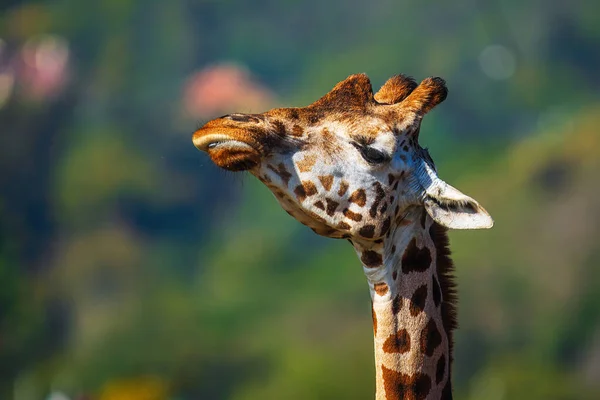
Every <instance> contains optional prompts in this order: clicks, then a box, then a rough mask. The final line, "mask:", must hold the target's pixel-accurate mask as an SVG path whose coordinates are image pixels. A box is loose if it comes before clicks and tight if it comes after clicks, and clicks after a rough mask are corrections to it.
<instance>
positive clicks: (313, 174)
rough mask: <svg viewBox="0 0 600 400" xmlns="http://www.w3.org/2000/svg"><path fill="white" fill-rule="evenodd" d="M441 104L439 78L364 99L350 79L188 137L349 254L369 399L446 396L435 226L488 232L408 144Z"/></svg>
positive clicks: (445, 313) (440, 247)
mask: <svg viewBox="0 0 600 400" xmlns="http://www.w3.org/2000/svg"><path fill="white" fill-rule="evenodd" d="M446 95H447V89H446V85H445V82H444V80H443V79H441V78H427V79H425V80H423V81H422V82H421V83H420V84H418V85H417V83H416V82H415V81H414V80H413V79H411V78H408V77H406V76H404V75H397V76H394V77H392V78H390V79H389V80H388V81H387V82H386V83H385V84H384V85H383V86H382V88H381V89H380V90H379V91H378V92H377V93H376V94H373V92H372V88H371V83H370V81H369V78H368V77H367V76H366V75H364V74H357V75H352V76H350V77H348V78H347V79H346V80H344V81H342V82H340V83H338V84H337V85H336V86H335V87H334V88H333V89H332V90H331V91H330V92H329V93H327V94H326V95H325V96H323V97H322V98H321V99H319V100H317V101H316V102H314V103H313V104H311V105H309V106H306V107H302V108H278V109H273V110H270V111H267V112H264V113H262V114H251V115H250V114H231V115H226V116H224V117H221V118H217V119H215V120H212V121H209V122H208V123H207V124H206V125H204V126H203V127H202V128H200V129H199V130H197V131H196V132H195V133H194V135H193V142H194V145H195V146H196V147H197V148H198V149H200V150H203V151H205V152H207V153H208V155H209V157H210V158H211V160H212V161H213V162H214V163H215V164H216V165H218V166H219V167H222V168H224V169H228V170H231V171H248V172H250V173H251V174H252V175H254V176H256V177H257V178H258V179H259V180H261V181H262V182H263V183H264V184H265V185H266V186H267V187H268V188H269V189H270V190H271V191H272V192H273V194H274V195H275V197H276V198H277V200H278V202H279V203H280V205H281V206H282V207H283V208H284V209H285V210H286V211H287V212H288V213H289V214H290V215H292V216H293V217H294V218H296V219H297V220H298V221H300V222H301V223H303V224H305V225H307V226H308V227H310V228H311V229H312V230H313V231H315V232H316V233H317V234H320V235H323V236H327V237H332V238H345V239H348V240H349V241H350V242H351V243H352V244H353V246H354V248H355V250H356V252H357V254H358V257H359V259H360V261H361V263H362V264H363V270H364V273H365V275H366V277H367V280H368V283H369V287H370V290H371V299H372V305H373V328H374V334H375V363H376V398H378V399H440V398H443V399H449V398H451V397H452V393H451V380H450V366H451V361H452V354H451V353H452V330H453V329H454V327H455V324H456V322H455V311H454V307H455V304H454V303H455V289H454V284H453V281H452V263H451V261H450V258H449V250H448V248H447V235H446V228H455V229H478V228H490V227H491V226H492V225H493V221H492V218H491V217H490V216H489V214H488V213H487V212H486V211H485V209H483V207H481V206H480V205H479V203H477V202H476V201H475V200H474V199H472V198H471V197H469V196H467V195H465V194H463V193H461V192H460V191H459V190H457V189H455V188H454V187H452V186H450V185H449V184H447V183H446V182H444V181H443V180H442V179H440V178H439V176H438V175H437V172H436V169H435V166H434V164H433V161H432V159H431V157H430V156H429V154H428V152H427V150H425V149H423V148H421V147H420V146H419V143H418V136H419V129H420V125H421V121H422V118H423V116H424V115H425V114H426V113H427V112H429V111H431V110H432V109H433V108H434V107H435V106H436V105H437V104H439V103H440V102H442V101H443V100H444V99H445V98H446Z"/></svg>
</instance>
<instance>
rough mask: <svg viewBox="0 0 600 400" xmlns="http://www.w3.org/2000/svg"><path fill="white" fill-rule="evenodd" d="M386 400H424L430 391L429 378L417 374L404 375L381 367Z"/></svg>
mask: <svg viewBox="0 0 600 400" xmlns="http://www.w3.org/2000/svg"><path fill="white" fill-rule="evenodd" d="M381 371H382V378H383V387H384V389H385V396H386V397H385V398H386V400H425V399H426V398H427V395H429V391H430V390H431V378H429V376H427V375H425V374H422V373H420V372H417V373H416V374H414V375H412V376H411V375H406V374H403V373H401V372H396V371H394V370H392V369H388V368H386V367H385V365H382V366H381Z"/></svg>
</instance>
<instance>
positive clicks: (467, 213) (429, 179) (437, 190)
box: [416, 160, 494, 229]
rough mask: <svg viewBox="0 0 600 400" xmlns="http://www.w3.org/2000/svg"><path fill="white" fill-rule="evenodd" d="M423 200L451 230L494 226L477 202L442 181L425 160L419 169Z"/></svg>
mask: <svg viewBox="0 0 600 400" xmlns="http://www.w3.org/2000/svg"><path fill="white" fill-rule="evenodd" d="M416 172H417V173H416V176H417V179H418V181H419V186H420V187H421V188H423V189H422V192H421V194H420V197H421V199H422V202H423V206H424V207H425V210H426V211H427V213H428V214H429V215H430V216H431V218H433V220H434V221H435V222H437V223H438V224H440V225H443V226H445V227H447V228H452V229H487V228H491V227H492V226H493V225H494V221H493V220H492V217H491V216H490V214H488V212H487V211H486V210H485V209H484V208H483V207H482V206H480V205H479V203H478V202H477V201H475V200H474V199H472V198H471V197H469V196H467V195H466V194H464V193H462V192H461V191H460V190H458V189H456V188H454V187H452V186H450V185H448V184H447V183H446V182H444V181H443V180H441V179H440V178H439V177H438V176H437V173H436V172H435V170H434V169H433V168H432V167H431V166H430V165H429V163H428V162H427V161H426V160H422V161H421V163H420V164H419V166H418V167H417V171H416Z"/></svg>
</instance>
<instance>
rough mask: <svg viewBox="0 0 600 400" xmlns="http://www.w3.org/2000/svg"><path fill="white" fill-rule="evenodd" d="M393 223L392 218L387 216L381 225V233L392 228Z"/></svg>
mask: <svg viewBox="0 0 600 400" xmlns="http://www.w3.org/2000/svg"><path fill="white" fill-rule="evenodd" d="M391 223H392V219H391V218H390V217H387V218H386V219H385V221H383V224H382V225H381V233H380V235H383V234H385V233H386V232H387V231H389V230H390V225H391Z"/></svg>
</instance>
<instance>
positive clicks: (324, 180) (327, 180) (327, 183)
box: [319, 175, 333, 191]
mask: <svg viewBox="0 0 600 400" xmlns="http://www.w3.org/2000/svg"><path fill="white" fill-rule="evenodd" d="M319 181H321V184H322V185H323V187H324V188H325V190H327V191H329V190H331V186H332V185H333V175H321V176H319Z"/></svg>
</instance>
